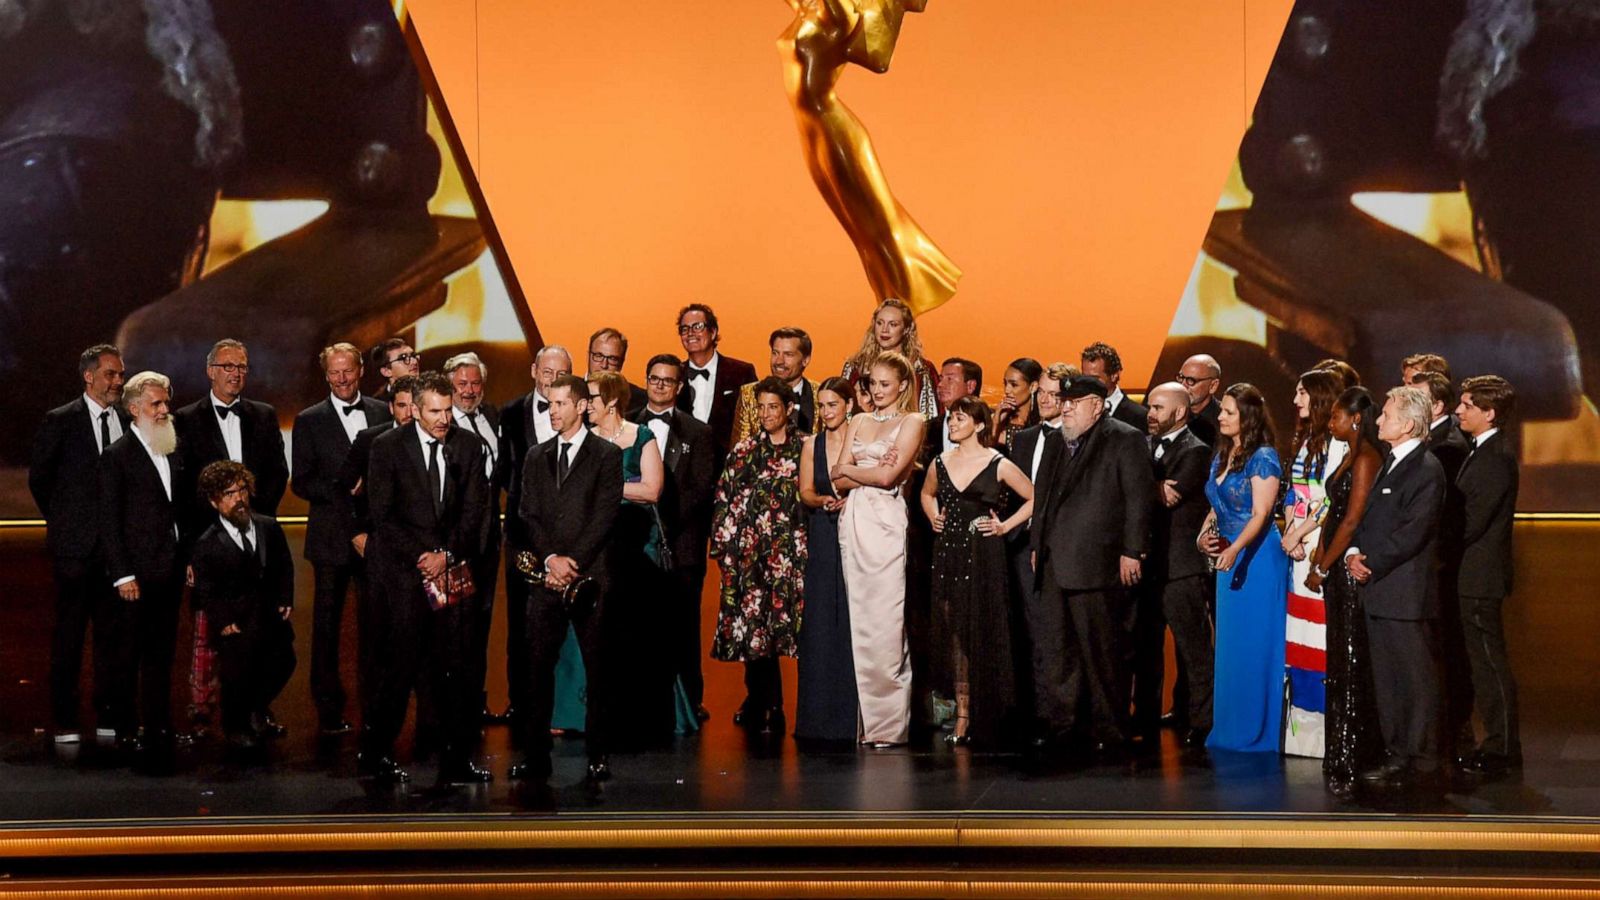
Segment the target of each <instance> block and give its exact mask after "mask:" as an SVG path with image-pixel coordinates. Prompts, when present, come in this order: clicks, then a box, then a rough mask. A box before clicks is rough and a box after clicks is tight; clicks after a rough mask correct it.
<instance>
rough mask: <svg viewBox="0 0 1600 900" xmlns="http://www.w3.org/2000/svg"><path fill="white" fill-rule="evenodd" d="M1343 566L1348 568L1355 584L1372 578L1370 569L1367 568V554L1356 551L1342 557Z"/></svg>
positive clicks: (1364, 582) (1363, 582)
mask: <svg viewBox="0 0 1600 900" xmlns="http://www.w3.org/2000/svg"><path fill="white" fill-rule="evenodd" d="M1344 564H1345V568H1347V569H1349V570H1350V577H1351V578H1354V579H1355V580H1356V583H1357V584H1366V583H1367V581H1368V580H1370V579H1371V578H1372V570H1371V569H1369V568H1367V555H1366V554H1365V553H1356V554H1352V555H1350V556H1346V557H1345V558H1344Z"/></svg>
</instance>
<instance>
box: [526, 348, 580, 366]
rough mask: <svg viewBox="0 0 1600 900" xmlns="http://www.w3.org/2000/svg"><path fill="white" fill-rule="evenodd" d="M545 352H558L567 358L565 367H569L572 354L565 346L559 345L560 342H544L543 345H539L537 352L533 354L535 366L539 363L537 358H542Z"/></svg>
mask: <svg viewBox="0 0 1600 900" xmlns="http://www.w3.org/2000/svg"><path fill="white" fill-rule="evenodd" d="M546 353H559V354H561V355H562V356H565V357H566V358H567V367H568V368H571V366H572V354H571V353H570V352H568V351H567V348H565V347H563V346H561V345H560V344H545V345H544V346H543V347H540V348H539V352H538V353H535V354H534V355H533V364H534V366H536V367H537V366H538V365H539V360H541V359H544V355H545V354H546Z"/></svg>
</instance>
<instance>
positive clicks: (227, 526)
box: [217, 515, 261, 553]
mask: <svg viewBox="0 0 1600 900" xmlns="http://www.w3.org/2000/svg"><path fill="white" fill-rule="evenodd" d="M217 521H219V522H221V523H222V530H223V531H225V532H227V533H228V537H230V538H233V544H234V546H236V547H238V548H239V549H240V550H243V549H244V539H245V538H247V537H248V538H249V539H250V544H251V549H252V550H254V551H255V552H257V553H260V552H261V544H260V543H259V542H258V541H257V540H256V538H257V535H256V533H255V531H256V530H255V527H254V525H252V526H251V527H250V528H249V529H247V530H243V531H241V530H240V529H239V528H237V527H235V526H234V524H233V523H232V522H229V521H228V517H227V516H222V515H219V516H217Z"/></svg>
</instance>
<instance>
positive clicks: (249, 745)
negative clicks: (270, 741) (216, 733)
mask: <svg viewBox="0 0 1600 900" xmlns="http://www.w3.org/2000/svg"><path fill="white" fill-rule="evenodd" d="M223 743H224V745H226V746H227V748H228V749H229V750H230V751H232V752H234V753H253V752H255V751H256V750H259V749H261V741H260V740H259V739H257V738H256V735H255V732H253V731H230V732H228V733H227V734H226V735H225V736H224V737H223Z"/></svg>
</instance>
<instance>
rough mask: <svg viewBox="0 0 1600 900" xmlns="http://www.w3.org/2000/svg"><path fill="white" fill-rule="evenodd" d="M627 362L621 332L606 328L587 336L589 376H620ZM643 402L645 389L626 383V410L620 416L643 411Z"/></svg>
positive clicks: (625, 337) (624, 337)
mask: <svg viewBox="0 0 1600 900" xmlns="http://www.w3.org/2000/svg"><path fill="white" fill-rule="evenodd" d="M627 361H628V338H627V336H626V335H624V334H623V333H622V332H620V331H618V330H617V329H615V328H611V327H606V328H602V329H600V330H599V331H596V332H595V333H594V334H592V335H589V375H593V374H594V373H596V372H615V373H617V374H618V375H621V374H622V367H623V365H624V364H625V363H627ZM584 380H588V377H587V376H585V379H584ZM645 400H646V394H645V389H644V388H642V387H639V386H638V385H637V384H634V383H633V382H631V381H630V382H628V408H627V409H625V410H623V411H622V415H623V416H624V417H626V416H629V415H632V414H633V413H635V412H638V411H639V410H641V409H643V408H644V404H645Z"/></svg>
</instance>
